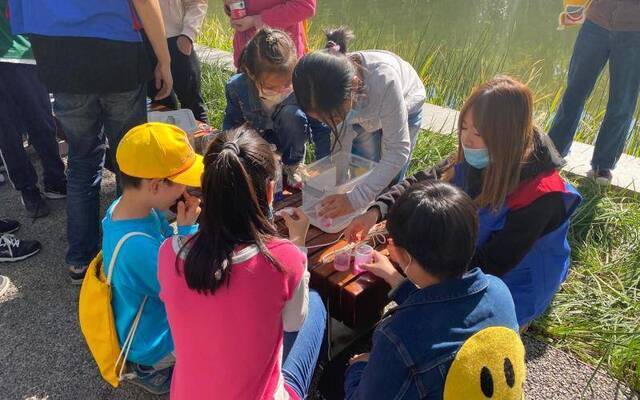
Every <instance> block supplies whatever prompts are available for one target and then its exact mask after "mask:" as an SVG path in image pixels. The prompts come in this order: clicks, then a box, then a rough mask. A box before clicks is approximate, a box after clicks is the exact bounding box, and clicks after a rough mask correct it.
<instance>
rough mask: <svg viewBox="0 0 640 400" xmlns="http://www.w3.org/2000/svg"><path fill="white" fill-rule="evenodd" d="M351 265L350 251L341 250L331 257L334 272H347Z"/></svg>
mask: <svg viewBox="0 0 640 400" xmlns="http://www.w3.org/2000/svg"><path fill="white" fill-rule="evenodd" d="M350 265H351V251H349V250H343V251H339V252H337V253H336V254H335V255H334V256H333V268H335V269H336V271H347V270H348V269H349V266H350Z"/></svg>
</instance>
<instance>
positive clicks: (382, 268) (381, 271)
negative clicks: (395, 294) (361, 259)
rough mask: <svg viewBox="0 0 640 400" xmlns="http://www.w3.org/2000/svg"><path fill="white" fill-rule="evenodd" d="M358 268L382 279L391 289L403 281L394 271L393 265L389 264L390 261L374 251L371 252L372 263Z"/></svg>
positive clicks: (398, 273)
mask: <svg viewBox="0 0 640 400" xmlns="http://www.w3.org/2000/svg"><path fill="white" fill-rule="evenodd" d="M360 267H361V268H362V269H363V270H365V271H369V272H371V273H372V274H374V275H375V276H377V277H379V278H382V279H384V280H385V282H387V283H388V284H389V285H390V286H391V287H392V288H394V287H396V286H398V285H399V284H400V283H401V282H402V281H404V277H403V276H402V275H401V274H400V272H398V271H397V270H396V268H395V267H394V266H393V264H391V261H389V259H388V258H387V257H385V256H383V255H382V254H380V252H379V251H376V250H374V251H373V262H372V263H369V264H362V265H361V266H360Z"/></svg>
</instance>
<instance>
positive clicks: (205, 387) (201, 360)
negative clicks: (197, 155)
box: [158, 128, 326, 400]
mask: <svg viewBox="0 0 640 400" xmlns="http://www.w3.org/2000/svg"><path fill="white" fill-rule="evenodd" d="M204 162H205V172H204V175H203V176H202V190H203V203H202V204H203V205H202V213H201V215H200V218H201V219H200V230H199V232H198V233H197V234H195V235H193V236H191V237H180V236H176V237H175V239H169V240H167V241H166V242H165V243H164V244H163V245H162V247H161V249H160V255H159V269H158V280H159V281H160V288H161V290H160V298H161V299H162V300H163V302H164V304H165V307H166V311H167V317H168V320H169V326H170V328H171V333H172V336H173V340H174V344H175V355H176V364H175V369H174V372H173V380H172V383H171V398H172V399H265V400H266V399H303V398H305V396H306V394H307V391H308V388H309V384H310V382H311V378H312V376H313V371H314V369H315V365H316V362H317V360H318V356H319V354H320V348H321V345H322V342H323V337H324V330H325V322H326V312H325V309H324V306H323V304H322V301H321V300H320V297H319V296H318V294H317V293H315V292H311V293H310V292H309V286H308V283H309V273H308V271H307V268H306V266H307V257H306V254H305V251H304V248H303V246H304V242H305V237H306V233H307V229H308V227H309V222H308V219H307V218H306V217H305V216H304V215H303V214H302V213H300V212H299V211H297V210H295V211H294V213H293V214H294V215H293V216H289V215H284V216H283V217H284V218H285V221H286V223H287V226H288V227H289V236H290V240H285V239H280V238H278V237H277V232H276V230H275V227H274V225H273V222H272V220H271V219H270V215H271V211H270V210H271V203H272V201H273V195H274V177H275V171H276V159H275V157H274V155H273V152H272V151H271V147H270V146H269V144H268V143H267V142H266V141H264V140H263V139H262V138H261V137H260V136H259V135H258V134H257V133H255V132H254V131H253V130H250V129H248V128H239V129H237V130H234V131H229V132H225V133H222V134H220V135H219V136H218V137H217V138H216V139H215V140H214V141H213V143H212V144H211V145H210V146H209V149H208V151H207V154H206V156H205V161H204ZM301 248H302V249H301ZM283 342H284V345H283Z"/></svg>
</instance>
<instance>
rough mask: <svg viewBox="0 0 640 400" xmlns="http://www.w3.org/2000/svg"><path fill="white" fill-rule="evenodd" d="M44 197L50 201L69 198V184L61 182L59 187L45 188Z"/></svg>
mask: <svg viewBox="0 0 640 400" xmlns="http://www.w3.org/2000/svg"><path fill="white" fill-rule="evenodd" d="M43 194H44V197H46V198H47V199H49V200H60V199H64V198H66V197H67V182H66V181H64V182H61V183H59V184H57V185H52V186H47V185H45V186H44V193H43Z"/></svg>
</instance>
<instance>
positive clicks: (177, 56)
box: [146, 36, 208, 123]
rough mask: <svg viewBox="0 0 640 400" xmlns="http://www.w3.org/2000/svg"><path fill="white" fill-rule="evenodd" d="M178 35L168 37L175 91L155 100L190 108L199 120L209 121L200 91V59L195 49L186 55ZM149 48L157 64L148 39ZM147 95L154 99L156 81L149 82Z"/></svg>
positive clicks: (173, 106) (159, 102) (176, 106)
mask: <svg viewBox="0 0 640 400" xmlns="http://www.w3.org/2000/svg"><path fill="white" fill-rule="evenodd" d="M177 42H178V36H175V37H172V38H169V39H167V44H168V45H169V53H170V54H171V74H172V75H173V92H172V93H171V95H170V96H169V97H167V98H165V99H162V100H158V101H156V100H154V103H156V104H162V105H163V106H165V107H168V108H170V109H174V110H177V109H178V108H180V107H182V108H188V109H189V110H191V111H192V112H193V116H194V117H196V119H197V120H198V121H201V122H205V123H207V122H208V118H207V109H206V107H205V104H204V100H203V99H202V94H201V92H200V78H201V72H200V60H199V59H198V55H197V54H196V50H195V49H193V51H192V52H191V54H190V55H188V56H187V55H184V54H182V53H181V52H180V50H178V44H177ZM146 43H147V47H148V48H149V51H148V53H149V57H150V59H151V62H152V64H151V65H156V63H157V59H156V58H155V55H154V54H153V50H151V45H150V44H149V42H148V41H146ZM147 86H148V93H147V95H148V96H149V97H150V98H151V99H153V98H154V97H156V94H157V93H158V90H157V89H156V87H155V82H153V81H152V82H149V84H148V85H147Z"/></svg>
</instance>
